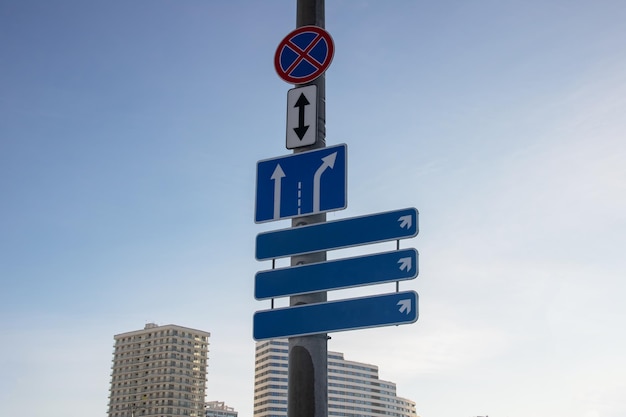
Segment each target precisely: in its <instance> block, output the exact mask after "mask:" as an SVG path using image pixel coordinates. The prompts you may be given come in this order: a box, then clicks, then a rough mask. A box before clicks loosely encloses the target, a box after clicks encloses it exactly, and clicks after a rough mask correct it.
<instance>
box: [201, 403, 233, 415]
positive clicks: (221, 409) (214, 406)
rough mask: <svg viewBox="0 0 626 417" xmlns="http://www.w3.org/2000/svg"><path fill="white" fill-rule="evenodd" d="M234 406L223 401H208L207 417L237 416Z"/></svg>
mask: <svg viewBox="0 0 626 417" xmlns="http://www.w3.org/2000/svg"><path fill="white" fill-rule="evenodd" d="M237 414H238V413H237V412H236V411H235V409H234V408H233V407H229V406H227V405H226V404H224V402H223V401H209V402H207V403H206V417H237Z"/></svg>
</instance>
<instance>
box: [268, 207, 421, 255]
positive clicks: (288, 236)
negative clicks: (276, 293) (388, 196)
mask: <svg viewBox="0 0 626 417" xmlns="http://www.w3.org/2000/svg"><path fill="white" fill-rule="evenodd" d="M418 230H419V228H418V212H417V209H415V208H407V209H403V210H395V211H388V212H385V213H378V214H370V215H368V216H361V217H352V218H349V219H343V220H334V221H330V222H325V223H316V224H311V225H307V226H301V227H294V228H289V229H281V230H276V231H272V232H265V233H259V234H258V235H257V237H256V258H257V259H258V260H265V259H274V258H282V257H285V256H294V255H302V254H305V253H312V252H319V251H325V250H331V249H340V248H347V247H350V246H358V245H364V244H368V243H376V242H385V241H389V240H396V239H407V238H410V237H414V236H416V235H417V233H418Z"/></svg>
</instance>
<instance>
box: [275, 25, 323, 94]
mask: <svg viewBox="0 0 626 417" xmlns="http://www.w3.org/2000/svg"><path fill="white" fill-rule="evenodd" d="M334 52H335V46H334V44H333V39H332V38H331V37H330V35H329V34H328V32H326V31H325V30H324V29H322V28H320V27H318V26H302V27H299V28H298V29H296V30H294V31H293V32H291V33H290V34H289V35H287V36H285V39H283V40H282V42H281V43H280V44H279V45H278V48H277V49H276V54H275V55H274V67H275V68H276V72H277V73H278V76H279V77H280V78H282V79H283V80H285V81H287V82H288V83H292V84H304V83H308V82H309V81H313V80H314V79H316V78H317V77H319V76H320V75H322V74H323V73H324V71H326V69H327V68H328V66H329V65H330V61H332V60H333V53H334Z"/></svg>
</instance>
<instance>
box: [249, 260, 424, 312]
mask: <svg viewBox="0 0 626 417" xmlns="http://www.w3.org/2000/svg"><path fill="white" fill-rule="evenodd" d="M417 274H418V253H417V251H416V250H415V249H403V250H396V251H391V252H383V253H377V254H374V255H366V256H359V257H354V258H346V259H339V260H334V261H328V262H319V263H314V264H307V265H299V266H295V267H290V268H279V269H272V270H268V271H261V272H258V273H257V274H256V276H255V284H254V297H255V298H256V299H257V300H263V299H268V298H275V297H286V296H289V295H297V294H306V293H309V292H316V291H327V290H337V289H342V288H351V287H358V286H362V285H370V284H381V283H384V282H392V281H404V280H409V279H413V278H415V277H416V276H417Z"/></svg>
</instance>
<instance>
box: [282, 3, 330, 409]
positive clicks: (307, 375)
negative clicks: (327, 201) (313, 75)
mask: <svg viewBox="0 0 626 417" xmlns="http://www.w3.org/2000/svg"><path fill="white" fill-rule="evenodd" d="M297 2H298V3H297V17H296V26H297V27H301V26H308V25H314V26H318V27H321V28H324V25H325V21H324V20H325V18H324V0H297ZM307 85H317V100H318V102H317V109H318V110H317V114H318V122H317V126H318V131H317V140H316V143H315V144H314V145H311V146H309V147H305V148H296V149H295V150H294V153H296V152H302V151H307V150H311V149H315V148H323V147H325V146H326V83H325V76H324V74H322V75H321V76H319V77H318V78H317V79H315V80H313V81H312V82H310V83H308V84H307ZM325 221H326V214H316V215H312V216H303V217H297V218H295V219H293V220H292V222H291V226H292V227H299V226H304V225H307V224H313V223H320V222H325ZM325 260H326V252H317V253H312V254H307V255H300V256H293V257H292V258H291V265H292V266H295V265H303V264H308V263H313V262H321V261H325ZM325 301H326V292H325V291H323V292H317V293H312V294H304V295H298V296H292V297H290V298H289V305H290V306H296V305H301V304H310V303H319V302H325ZM288 372H289V383H288V396H287V416H288V417H327V416H328V336H327V335H326V334H325V333H324V334H317V335H313V336H303V337H290V338H289V368H288Z"/></svg>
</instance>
